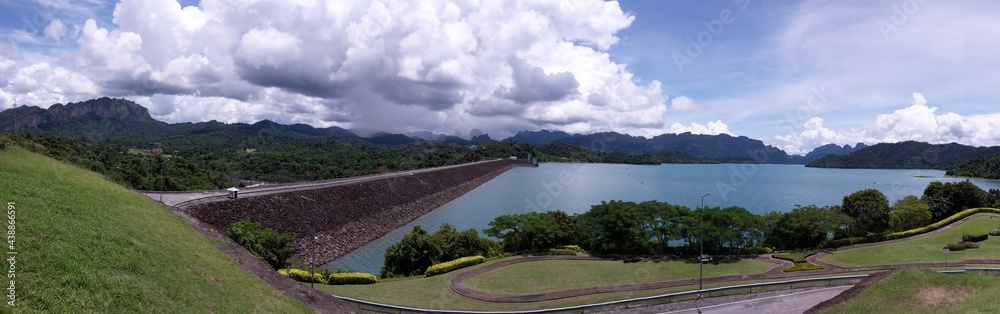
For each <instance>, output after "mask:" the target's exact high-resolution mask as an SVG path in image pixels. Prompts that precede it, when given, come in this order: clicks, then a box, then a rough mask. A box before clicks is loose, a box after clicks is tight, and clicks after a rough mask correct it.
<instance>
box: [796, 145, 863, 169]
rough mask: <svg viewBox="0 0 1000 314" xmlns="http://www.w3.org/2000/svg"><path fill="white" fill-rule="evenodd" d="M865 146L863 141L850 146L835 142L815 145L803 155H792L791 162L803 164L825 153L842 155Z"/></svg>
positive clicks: (821, 156)
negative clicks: (839, 144)
mask: <svg viewBox="0 0 1000 314" xmlns="http://www.w3.org/2000/svg"><path fill="white" fill-rule="evenodd" d="M865 147H868V145H865V143H858V144H857V145H855V146H854V147H851V145H844V146H837V144H826V145H823V146H820V147H816V148H815V149H813V150H812V151H811V152H809V153H808V154H806V155H805V156H796V157H792V163H795V164H803V165H804V164H808V163H811V162H813V161H816V160H819V159H820V158H823V157H826V156H827V155H837V156H843V155H847V154H850V153H853V152H855V151H858V150H861V149H862V148H865Z"/></svg>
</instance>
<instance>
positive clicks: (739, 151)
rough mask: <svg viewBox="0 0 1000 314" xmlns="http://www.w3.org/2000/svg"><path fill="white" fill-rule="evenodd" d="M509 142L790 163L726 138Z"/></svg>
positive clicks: (556, 136) (558, 136)
mask: <svg viewBox="0 0 1000 314" xmlns="http://www.w3.org/2000/svg"><path fill="white" fill-rule="evenodd" d="M510 140H511V141H514V142H517V143H526V144H533V145H544V144H549V143H553V142H560V143H566V144H570V145H576V146H582V147H586V148H589V149H591V150H596V151H607V152H613V151H623V152H628V153H633V154H656V153H659V152H661V151H663V150H672V151H677V152H681V153H685V154H688V155H691V156H693V157H696V158H699V159H707V160H711V161H715V162H723V163H730V162H732V163H778V164H784V163H789V162H791V158H790V157H789V156H788V154H786V153H785V152H784V151H782V150H781V149H778V148H776V147H774V146H770V145H765V144H764V143H763V142H761V141H760V140H755V139H751V138H748V137H745V136H738V137H734V136H730V135H728V134H719V135H702V134H692V133H682V134H663V135H659V136H656V137H654V138H651V139H648V138H645V137H639V136H631V135H627V134H619V133H615V132H605V133H594V134H587V135H581V134H574V135H569V134H567V133H565V132H559V131H547V130H542V131H524V132H519V133H517V135H514V137H511V138H510Z"/></svg>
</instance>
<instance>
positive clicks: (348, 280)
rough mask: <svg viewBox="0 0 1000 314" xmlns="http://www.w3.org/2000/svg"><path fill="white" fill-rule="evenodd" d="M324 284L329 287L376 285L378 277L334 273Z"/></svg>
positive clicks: (365, 274)
mask: <svg viewBox="0 0 1000 314" xmlns="http://www.w3.org/2000/svg"><path fill="white" fill-rule="evenodd" d="M326 282H327V284H330V285H370V284H373V283H378V277H375V275H372V274H368V273H334V274H330V277H327V279H326Z"/></svg>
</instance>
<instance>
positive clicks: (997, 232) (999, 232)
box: [990, 229, 1000, 237]
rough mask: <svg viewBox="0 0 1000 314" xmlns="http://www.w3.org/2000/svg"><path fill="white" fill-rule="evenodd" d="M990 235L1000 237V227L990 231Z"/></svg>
mask: <svg viewBox="0 0 1000 314" xmlns="http://www.w3.org/2000/svg"><path fill="white" fill-rule="evenodd" d="M990 236H994V237H1000V229H994V230H993V231H990Z"/></svg>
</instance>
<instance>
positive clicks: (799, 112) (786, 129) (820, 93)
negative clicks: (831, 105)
mask: <svg viewBox="0 0 1000 314" xmlns="http://www.w3.org/2000/svg"><path fill="white" fill-rule="evenodd" d="M828 101H829V98H827V94H826V85H823V84H820V85H819V86H813V87H811V88H809V96H807V97H806V102H805V103H804V104H801V105H799V106H797V107H795V110H794V111H792V112H789V113H787V114H785V117H784V118H783V119H781V120H778V122H776V123H775V124H774V129H775V130H777V131H778V132H779V133H785V134H787V133H794V132H799V131H801V130H802V128H803V124H805V123H806V122H808V121H809V119H812V118H813V117H815V116H816V112H818V111H819V109H820V108H823V106H826V103H827V102H828Z"/></svg>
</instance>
